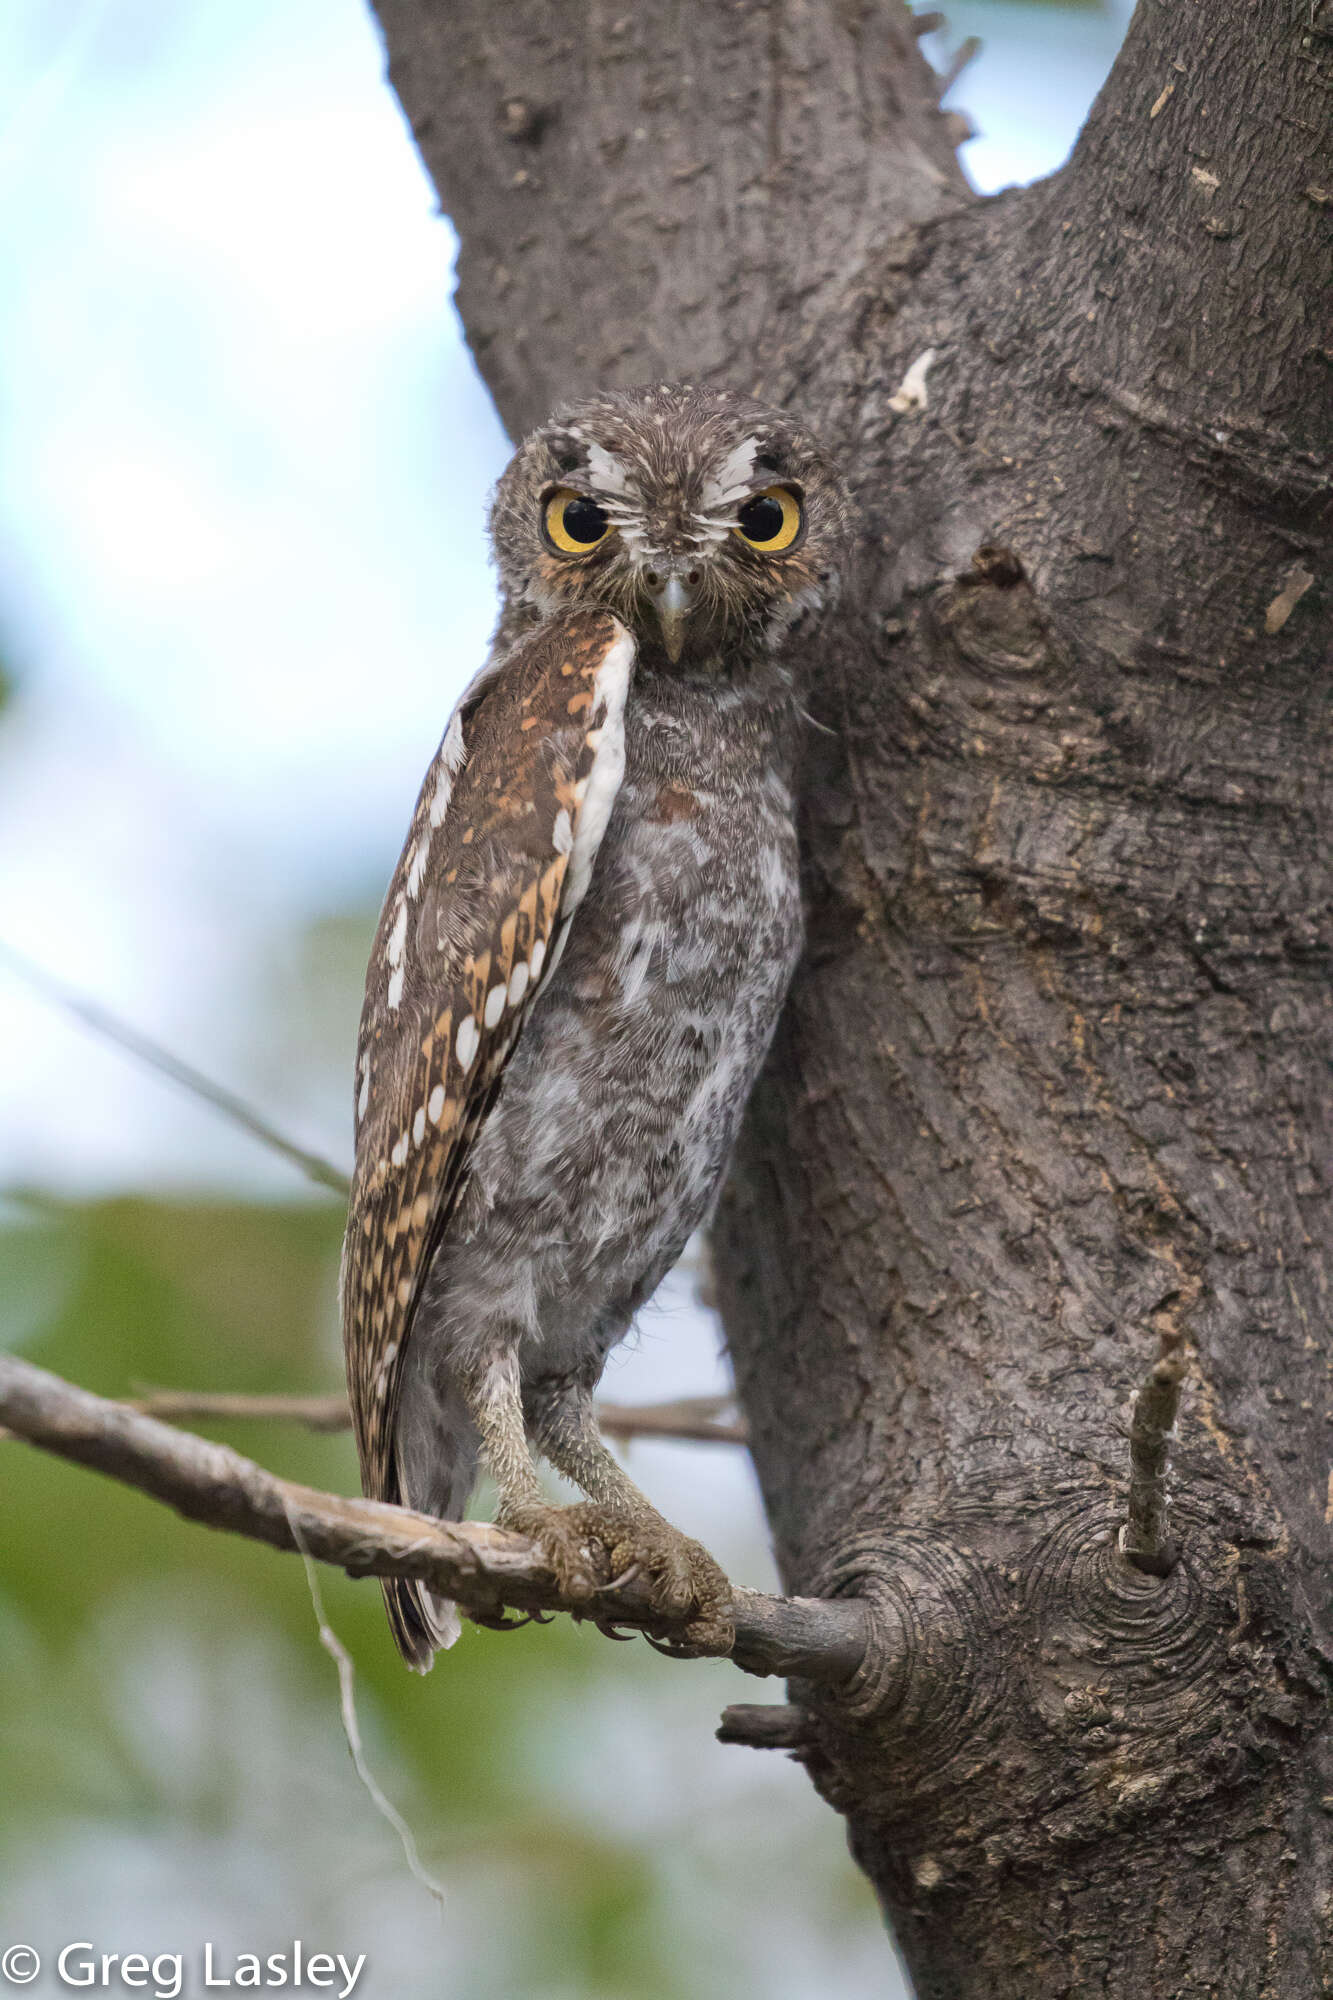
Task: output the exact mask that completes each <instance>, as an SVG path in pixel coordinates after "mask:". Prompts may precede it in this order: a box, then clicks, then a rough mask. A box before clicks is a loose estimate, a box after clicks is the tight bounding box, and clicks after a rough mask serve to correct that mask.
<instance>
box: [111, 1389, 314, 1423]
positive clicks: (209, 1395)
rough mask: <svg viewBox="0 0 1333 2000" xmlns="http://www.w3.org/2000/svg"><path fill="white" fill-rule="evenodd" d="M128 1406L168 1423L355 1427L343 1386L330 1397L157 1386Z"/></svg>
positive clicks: (129, 1401) (129, 1402) (127, 1406)
mask: <svg viewBox="0 0 1333 2000" xmlns="http://www.w3.org/2000/svg"><path fill="white" fill-rule="evenodd" d="M125 1407H126V1409H129V1410H138V1411H139V1413H140V1414H141V1415H142V1416H145V1417H160V1418H161V1419H162V1421H163V1422H164V1423H168V1424H180V1423H190V1424H197V1423H230V1422H232V1421H233V1420H234V1419H240V1420H241V1421H243V1422H245V1423H250V1422H257V1423H282V1424H301V1425H302V1426H303V1427H304V1428H305V1429H306V1430H309V1431H346V1430H350V1429H351V1427H352V1410H351V1405H350V1404H349V1403H348V1401H347V1398H346V1396H345V1395H344V1394H343V1392H342V1391H341V1390H340V1389H339V1390H336V1391H334V1392H333V1393H332V1394H330V1395H327V1396H242V1395H235V1394H233V1393H232V1392H231V1391H230V1390H225V1389H224V1390H219V1391H216V1392H214V1391H212V1390H208V1389H153V1390H150V1391H147V1392H145V1393H144V1394H142V1395H139V1396H134V1397H127V1398H126V1403H125Z"/></svg>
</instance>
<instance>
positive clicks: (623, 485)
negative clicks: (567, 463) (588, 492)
mask: <svg viewBox="0 0 1333 2000" xmlns="http://www.w3.org/2000/svg"><path fill="white" fill-rule="evenodd" d="M588 477H589V479H590V480H591V481H592V483H593V485H594V486H596V487H597V488H598V489H599V491H601V492H603V493H628V492H629V480H628V478H627V477H626V474H625V468H624V466H623V465H621V463H620V461H619V460H618V459H615V458H612V456H611V454H610V452H609V451H607V450H606V448H605V446H603V445H600V444H594V443H592V442H589V445H588Z"/></svg>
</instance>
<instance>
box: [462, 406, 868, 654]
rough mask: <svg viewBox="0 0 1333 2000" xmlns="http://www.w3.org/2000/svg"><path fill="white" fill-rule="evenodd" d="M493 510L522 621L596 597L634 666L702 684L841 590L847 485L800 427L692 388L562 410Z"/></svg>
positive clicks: (509, 592) (791, 630)
mask: <svg viewBox="0 0 1333 2000" xmlns="http://www.w3.org/2000/svg"><path fill="white" fill-rule="evenodd" d="M491 518H492V532H493V536H494V542H495V551H496V557H497V560H498V564H499V568H500V575H501V581H502V583H503V585H504V589H505V597H506V603H507V605H509V606H512V607H513V608H514V612H513V615H514V619H515V625H516V629H518V628H520V627H521V623H522V620H523V619H528V618H531V617H533V616H534V615H535V616H536V617H537V618H549V617H552V616H554V615H555V614H556V613H557V612H560V611H563V610H568V609H572V608H576V607H577V608H589V607H597V608H600V609H604V610H607V611H610V612H612V613H613V614H614V615H615V616H616V617H617V618H619V619H620V621H621V623H622V624H623V625H624V626H625V627H626V628H627V630H628V631H630V632H631V633H632V634H633V636H634V639H635V641H636V642H637V644H638V646H639V649H640V666H639V670H640V672H667V671H672V670H674V671H675V672H677V673H680V674H683V675H687V676H691V677H693V676H699V675H702V676H704V677H705V678H713V677H715V676H717V675H719V674H721V675H728V676H734V675H736V674H739V673H741V672H744V671H746V670H747V667H748V663H749V662H751V661H752V660H753V659H755V658H756V657H758V656H759V655H771V654H773V653H774V652H775V651H776V650H777V649H778V648H780V647H781V646H783V645H784V644H785V643H786V641H787V639H788V638H789V637H790V636H792V635H794V634H795V633H796V632H797V631H798V630H805V629H808V627H809V621H810V620H811V619H812V618H813V617H814V616H815V615H817V614H818V613H819V612H820V611H822V609H823V607H824V606H825V605H827V604H828V603H829V602H830V601H831V599H832V598H833V596H834V595H836V592H837V587H838V579H839V574H840V571H841V568H842V564H843V559H844V557H845V555H846V552H847V544H848V529H849V508H848V503H847V495H846V491H845V488H844V487H843V484H842V482H841V480H840V479H839V477H838V475H837V472H836V469H835V467H834V466H833V464H832V461H831V460H830V458H829V457H828V455H827V453H826V452H825V451H824V450H823V449H822V447H821V446H820V445H819V444H818V443H817V442H816V441H815V439H814V438H812V437H811V436H810V434H809V433H808V432H807V431H806V430H805V429H804V428H803V427H802V426H801V424H800V423H798V422H797V421H796V420H795V419H794V418H792V417H791V416H789V415H787V414H785V413H784V412H783V411H781V410H776V409H771V408H769V407H767V406H766V405H764V404H761V403H756V402H754V401H752V400H751V399H750V398H749V397H746V396H741V395H738V394H736V393H734V392H732V391H729V390H721V389H719V390H714V389H704V388H700V387H697V386H693V385H691V384H688V383H658V384H656V385H654V386H652V387H649V388H646V389H632V390H612V391H608V392H606V393H605V394H603V395H600V396H591V397H589V398H587V400H586V401H584V402H581V403H575V404H571V405H568V406H567V407H566V408H564V409H562V410H557V411H556V412H555V414H554V415H553V416H552V417H551V418H549V419H548V421H547V422H546V423H545V424H543V425H542V426H540V428H539V429H537V430H536V431H534V432H533V433H532V435H531V436H530V437H529V438H528V439H527V440H526V441H525V442H524V444H523V445H522V447H521V448H520V449H519V451H518V452H517V453H516V454H515V457H514V459H513V462H512V463H511V465H510V467H509V469H508V471H507V472H506V473H505V475H504V478H503V479H502V480H501V481H500V485H499V487H498V488H497V491H496V500H495V507H494V510H493V513H492V517H491ZM519 607H522V611H521V614H520V611H519Z"/></svg>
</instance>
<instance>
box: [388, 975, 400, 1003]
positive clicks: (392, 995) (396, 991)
mask: <svg viewBox="0 0 1333 2000" xmlns="http://www.w3.org/2000/svg"><path fill="white" fill-rule="evenodd" d="M402 997H403V968H402V966H401V965H399V966H396V967H395V968H394V970H393V971H392V972H391V973H390V974H389V995H388V998H389V1005H390V1006H391V1007H396V1006H397V1005H398V1002H399V1001H400V1000H401V999H402Z"/></svg>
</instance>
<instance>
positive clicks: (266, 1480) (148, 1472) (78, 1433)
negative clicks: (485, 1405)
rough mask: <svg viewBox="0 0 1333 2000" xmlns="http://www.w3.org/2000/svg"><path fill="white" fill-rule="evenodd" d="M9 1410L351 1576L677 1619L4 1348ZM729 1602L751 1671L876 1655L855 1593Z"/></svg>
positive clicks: (497, 1602)
mask: <svg viewBox="0 0 1333 2000" xmlns="http://www.w3.org/2000/svg"><path fill="white" fill-rule="evenodd" d="M0 1423H4V1424H5V1425H6V1426H7V1427H8V1428H9V1430H11V1431H12V1432H14V1433H16V1434H17V1435H18V1436H19V1437H21V1438H24V1439H26V1440H27V1441H28V1442H29V1443H31V1444H35V1445H39V1446H41V1448H42V1449H43V1450H45V1451H51V1452H55V1453H56V1454H57V1455H58V1456H60V1457H62V1458H68V1459H73V1460H74V1461H75V1462H76V1463H77V1464H80V1465H87V1466H91V1467H93V1468H94V1469H95V1470H97V1471H99V1472H104V1473H107V1474H109V1475H110V1477H112V1478H113V1479H120V1480H123V1481H124V1482H125V1484H127V1485H129V1486H135V1487H138V1488H139V1490H140V1491H141V1492H144V1493H148V1494H151V1495H152V1496H153V1497H154V1498H155V1499H158V1500H162V1501H165V1502H166V1504H167V1505H168V1506H171V1507H174V1508H175V1509H176V1510H177V1511H178V1512H179V1513H181V1514H184V1515H185V1516H186V1517H187V1518H188V1519H190V1520H194V1521H202V1522H205V1523H207V1525H209V1526H210V1527H214V1528H222V1529H226V1530H229V1531H230V1532H231V1533H233V1534H239V1535H247V1536H249V1537H250V1538H251V1539H252V1540H255V1541H260V1542H267V1543H268V1544H269V1545H270V1546H271V1547H273V1548H279V1549H300V1550H301V1551H302V1552H308V1553H309V1554H310V1555H311V1556H313V1557H315V1558H316V1559H317V1560H318V1561H320V1562H327V1563H333V1564H335V1565H336V1566H337V1567H338V1568H340V1569H345V1570H346V1571H347V1573H348V1575H349V1576H400V1577H416V1578H419V1579H420V1580H421V1581H422V1582H424V1583H428V1584H429V1585H430V1586H431V1588H432V1589H433V1590H436V1591H438V1592H439V1594H440V1595H441V1596H442V1597H449V1598H452V1599H453V1600H454V1601H455V1602H456V1603H458V1604H460V1605H462V1606H463V1608H464V1609H465V1610H467V1611H474V1612H480V1613H481V1614H482V1615H483V1616H486V1615H490V1614H493V1613H495V1612H497V1611H500V1610H502V1609H504V1608H505V1607H508V1608H510V1609H513V1610H517V1611H567V1612H570V1613H572V1614H574V1615H575V1616H583V1617H589V1618H596V1619H601V1620H606V1621H610V1622H614V1623H615V1624H618V1625H635V1626H639V1627H641V1628H642V1629H644V1630H646V1631H650V1632H652V1633H655V1634H658V1635H662V1636H671V1634H672V1633H673V1632H674V1631H675V1630H676V1629H677V1628H675V1627H674V1626H673V1625H672V1623H671V1621H669V1620H667V1619H665V1618H663V1616H662V1614H661V1613H660V1612H659V1611H658V1610H657V1609H656V1608H655V1607H654V1605H653V1603H652V1600H651V1598H650V1596H649V1593H648V1590H647V1588H646V1586H645V1583H644V1581H643V1580H642V1579H640V1578H632V1579H630V1580H628V1581H626V1582H625V1583H623V1584H622V1585H621V1586H620V1587H619V1588H618V1589H615V1590H610V1589H600V1590H597V1591H595V1592H594V1593H593V1594H592V1595H591V1596H589V1597H587V1598H584V1599H575V1598H570V1597H567V1596H563V1595H562V1594H561V1592H560V1590H559V1589H558V1588H557V1586H556V1582H555V1578H554V1577H553V1576H552V1574H551V1571H550V1570H549V1569H548V1568H547V1566H546V1562H545V1559H544V1557H543V1556H542V1554H541V1551H540V1550H539V1549H538V1548H537V1547H535V1545H534V1544H533V1543H532V1542H530V1541H528V1540H527V1539H526V1538H525V1537H524V1536H522V1535H514V1534H510V1533H508V1532H506V1530H504V1529H502V1528H494V1527H491V1526H489V1525H488V1524H487V1523H485V1522H482V1521H436V1520H432V1519H430V1518H428V1517H427V1516H426V1515H424V1514H414V1513H411V1512H410V1511H409V1510H408V1509H407V1508H405V1507H389V1506H385V1505H383V1504H382V1503H380V1502H377V1501H373V1500H350V1499H344V1498H342V1497H341V1496H340V1495H338V1494H333V1493H320V1492H317V1491H315V1490H314V1489H313V1488H311V1487H308V1486H298V1485H295V1484H293V1483H292V1482H291V1481H289V1480H285V1479H279V1478H277V1477H275V1475H274V1474H273V1473H271V1472H266V1471H265V1470H264V1469H263V1467H262V1466H258V1465H256V1464H255V1463H254V1462H253V1460H251V1459H248V1458H242V1457H241V1455H240V1453H239V1452H235V1451H232V1450H231V1449H230V1447H229V1446H227V1445H220V1444H213V1443H211V1442H209V1441H208V1440H207V1439H205V1438H200V1437H195V1436H194V1435H193V1434H192V1433H191V1432H189V1431H178V1430H174V1429H173V1428H172V1427H171V1425H169V1424H163V1423H159V1422H158V1421H157V1420H156V1419H155V1418H153V1417H146V1416H143V1415H142V1414H141V1413H140V1412H139V1411H137V1410H132V1409H130V1408H129V1407H128V1406H127V1405H126V1404H124V1403H114V1402H109V1401H107V1400H106V1399H105V1398H104V1397H101V1396H94V1395H92V1394H91V1393H90V1392H89V1391H88V1390H86V1389H79V1388H76V1387H75V1386H74V1384H73V1383H70V1382H65V1381H63V1380H62V1379H61V1378H60V1376H58V1375H51V1374H49V1373H48V1372H47V1371H46V1370H45V1369H44V1368H37V1367H34V1366H33V1364H32V1363H31V1362H29V1361H21V1360H20V1359H19V1358H18V1357H17V1355H0ZM298 1538H299V1539H298ZM731 1609H732V1616H733V1619H734V1623H735V1629H736V1638H735V1643H734V1645H733V1647H732V1651H731V1658H732V1659H733V1660H734V1661H735V1663H736V1665H737V1666H740V1667H743V1668H744V1669H745V1670H746V1671H747V1672H748V1673H754V1674H783V1675H797V1676H799V1677H801V1678H802V1679H805V1680H812V1681H822V1682H826V1683H837V1682H841V1681H845V1680H846V1679H847V1678H848V1677H849V1676H850V1675H851V1674H852V1673H854V1672H855V1670H856V1668H857V1666H858V1665H859V1664H860V1662H861V1660H862V1658H863V1656H864V1653H865V1648H866V1644H867V1637H868V1629H869V1628H868V1619H867V1614H866V1608H865V1606H864V1604H862V1603H860V1602H858V1601H857V1600H855V1599H852V1598H847V1599H843V1598H836V1599H833V1598H830V1599H825V1598H801V1597H769V1596H765V1595H764V1594H763V1593H761V1592H759V1591H753V1590H737V1591H736V1592H735V1594H734V1597H733V1601H732V1606H731Z"/></svg>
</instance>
